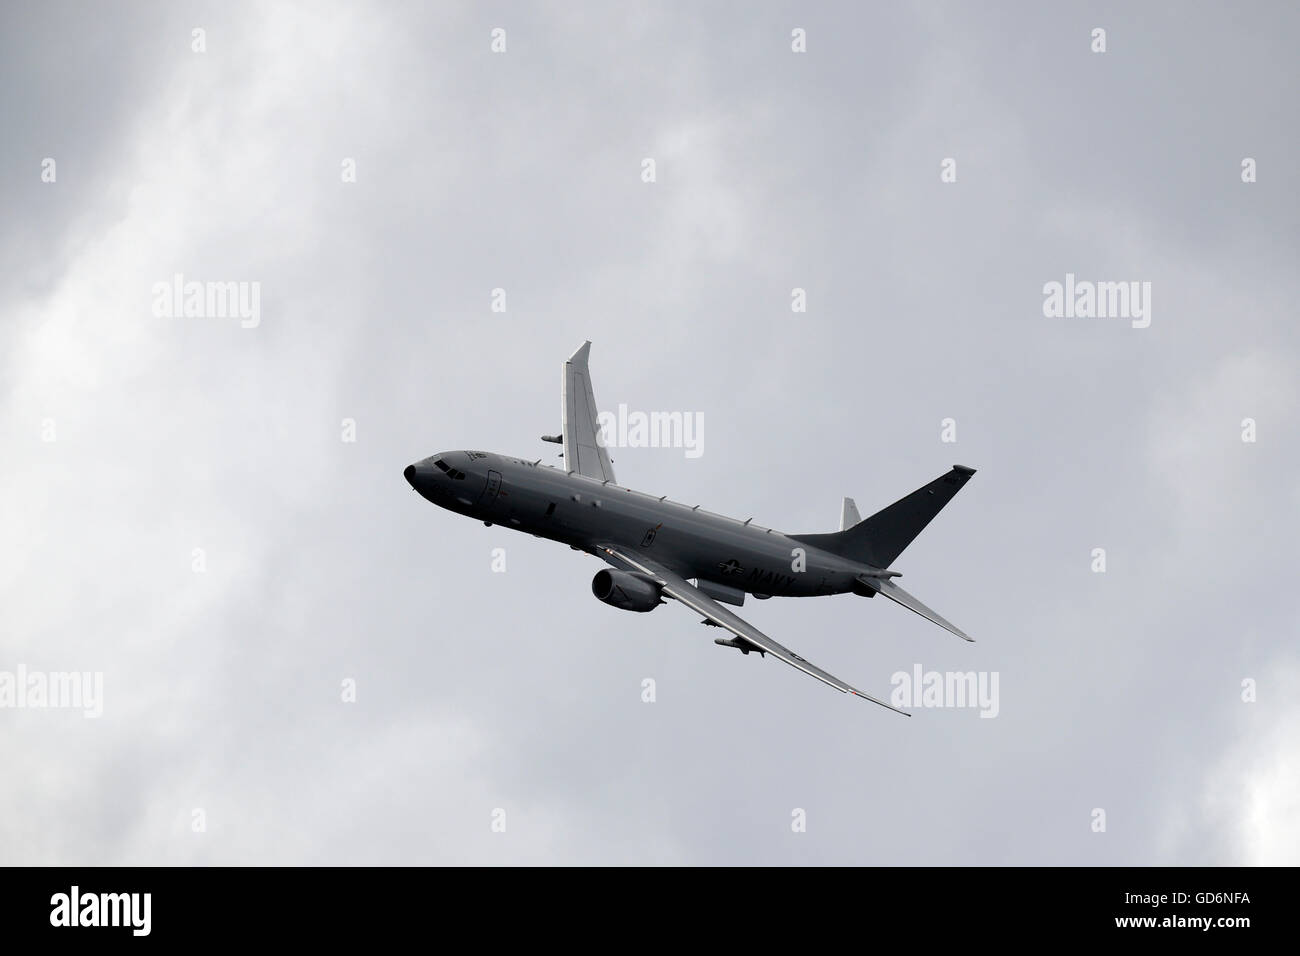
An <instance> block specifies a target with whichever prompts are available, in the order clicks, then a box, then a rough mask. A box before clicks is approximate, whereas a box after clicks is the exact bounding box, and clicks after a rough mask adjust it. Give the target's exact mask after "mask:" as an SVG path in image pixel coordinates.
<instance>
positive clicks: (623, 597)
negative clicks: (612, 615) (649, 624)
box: [591, 568, 664, 611]
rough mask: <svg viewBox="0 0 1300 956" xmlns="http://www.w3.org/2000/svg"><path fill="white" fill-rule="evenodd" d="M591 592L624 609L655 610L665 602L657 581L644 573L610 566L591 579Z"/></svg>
mask: <svg viewBox="0 0 1300 956" xmlns="http://www.w3.org/2000/svg"><path fill="white" fill-rule="evenodd" d="M591 593H592V594H594V595H596V597H598V598H599V599H600V600H602V601H604V602H605V603H606V604H609V605H612V606H613V607H616V608H620V609H621V610H624V611H653V610H654V609H655V608H657V607H658V606H659V605H660V604H663V603H664V602H663V599H662V598H661V597H660V596H659V585H658V584H657V583H656V582H654V581H652V580H650V579H649V578H647V577H645V576H644V575H640V574H630V573H628V572H627V571H613V570H610V569H609V568H606V569H605V570H603V571H597V572H596V576H595V577H594V578H592V579H591Z"/></svg>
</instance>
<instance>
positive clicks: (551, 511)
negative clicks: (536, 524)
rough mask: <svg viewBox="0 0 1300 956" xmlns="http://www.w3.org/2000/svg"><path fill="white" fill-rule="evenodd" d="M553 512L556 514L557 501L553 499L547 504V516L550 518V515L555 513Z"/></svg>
mask: <svg viewBox="0 0 1300 956" xmlns="http://www.w3.org/2000/svg"><path fill="white" fill-rule="evenodd" d="M553 514H555V502H554V501H552V502H551V503H550V504H549V505H547V506H546V517H548V518H549V517H550V516H551V515H553Z"/></svg>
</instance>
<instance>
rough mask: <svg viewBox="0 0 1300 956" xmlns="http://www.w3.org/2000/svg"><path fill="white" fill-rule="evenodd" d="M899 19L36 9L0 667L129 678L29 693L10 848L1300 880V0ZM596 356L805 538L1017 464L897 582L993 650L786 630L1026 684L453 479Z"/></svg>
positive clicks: (17, 87)
mask: <svg viewBox="0 0 1300 956" xmlns="http://www.w3.org/2000/svg"><path fill="white" fill-rule="evenodd" d="M872 6H873V8H872V9H866V7H867V5H863V4H853V3H847V2H845V3H827V4H817V5H814V6H813V7H811V8H809V7H808V5H804V4H795V3H788V4H771V3H768V4H749V3H744V4H742V3H726V4H724V3H717V4H706V5H699V4H688V3H657V4H649V3H646V4H638V5H630V6H629V5H621V4H620V5H617V6H615V5H609V4H602V3H595V2H590V3H558V2H557V3H545V4H543V3H530V4H524V3H517V4H515V3H512V4H470V3H466V4H406V5H402V4H387V5H382V6H379V7H376V6H374V5H361V4H333V3H319V4H317V3H313V4H246V5H235V4H226V3H166V4H163V3H158V4H139V3H137V4H126V5H112V6H111V8H110V7H106V6H104V5H98V4H88V3H86V4H63V3H42V4H35V3H33V4H25V5H18V4H6V5H4V7H3V9H2V11H0V116H2V117H3V129H4V133H3V136H2V137H0V209H3V216H0V315H2V316H3V319H2V320H0V428H3V438H4V448H5V454H4V456H3V464H2V465H0V524H2V526H3V529H4V535H3V537H4V543H5V547H4V548H3V549H0V608H2V609H3V610H2V611H0V672H11V673H17V669H18V668H19V667H20V666H21V667H22V668H25V669H26V670H27V671H34V672H40V673H52V672H62V671H79V672H92V673H94V672H98V673H102V675H103V677H102V679H103V700H102V707H103V713H102V716H101V717H99V718H97V719H96V718H87V717H85V716H84V715H83V713H82V711H81V710H78V709H70V708H68V709H49V708H46V709H40V708H33V707H23V708H19V707H17V706H11V707H7V708H5V709H0V763H2V764H3V766H4V767H5V772H4V773H3V775H0V863H29V864H30V863H63V864H117V863H120V864H145V863H162V864H185V863H221V864H236V863H301V864H318V863H403V864H406V863H413V864H426V863H435V864H436V863H448V864H501V863H525V864H539V863H612V864H625V863H636V864H759V863H764V864H770V863H791V864H817V863H836V864H1014V863H1046V864H1076V863H1079V864H1156V863H1178V864H1183V863H1186V864H1193V863H1208V864H1227V863H1252V864H1269V863H1288V862H1289V863H1297V862H1300V855H1298V854H1300V849H1298V848H1300V806H1298V805H1297V794H1298V793H1300V705H1298V704H1297V703H1296V701H1297V700H1298V699H1300V661H1298V657H1297V650H1296V648H1297V640H1296V638H1297V626H1298V625H1300V614H1298V613H1297V601H1296V587H1295V573H1296V569H1297V568H1296V561H1295V541H1296V539H1297V535H1298V534H1300V522H1298V521H1297V515H1298V514H1300V492H1298V487H1300V485H1298V483H1297V478H1296V475H1297V469H1298V468H1300V453H1298V452H1297V445H1296V435H1297V432H1298V430H1300V412H1298V409H1300V354H1298V353H1300V334H1298V333H1297V331H1296V320H1297V317H1296V303H1297V301H1300V280H1298V279H1297V272H1296V269H1295V263H1296V261H1297V254H1298V252H1300V229H1298V226H1297V224H1298V223H1300V215H1298V213H1300V209H1298V208H1297V200H1296V193H1295V188H1294V182H1293V178H1294V165H1295V162H1294V161H1295V156H1296V155H1297V153H1298V152H1300V141H1298V137H1297V132H1296V124H1295V122H1294V116H1295V101H1296V96H1297V92H1298V90H1297V87H1298V86H1300V84H1298V83H1297V71H1296V69H1295V66H1294V38H1295V36H1296V34H1297V28H1298V27H1300V14H1298V13H1297V11H1296V9H1295V8H1294V7H1293V6H1292V5H1289V4H1283V3H1255V4H1249V5H1247V6H1246V7H1245V8H1241V7H1237V6H1231V5H1227V4H1187V3H1166V4H1160V3H1149V4H1141V5H1138V6H1137V7H1134V6H1133V5H1130V4H1078V5H1075V6H1074V7H1073V8H1072V9H1068V10H1065V9H1056V8H1053V9H1050V10H1048V9H1044V8H1042V6H1041V5H1039V4H1032V3H1021V4H1010V3H1005V4H1000V5H997V6H994V7H990V6H989V5H980V6H978V7H974V6H971V5H967V4H957V3H952V4H935V3H917V4H906V3H891V4H884V5H879V6H876V5H872ZM496 28H500V29H502V30H504V31H505V33H504V43H505V49H504V51H502V52H494V51H493V49H492V44H493V30H494V29H496ZM1096 28H1103V29H1104V30H1105V46H1106V49H1105V52H1104V53H1101V52H1094V50H1093V47H1094V46H1095V45H1096V41H1095V40H1094V38H1093V31H1094V30H1095V29H1096ZM796 29H798V30H803V31H805V33H804V36H805V37H806V52H795V51H793V50H792V43H793V42H794V41H793V40H792V31H795V30H796ZM195 30H202V31H203V32H202V33H201V34H197V35H196V34H195V32H194V31H195ZM196 46H197V47H200V48H201V49H200V50H196V49H195V47H196ZM1247 158H1250V159H1253V160H1254V161H1255V162H1254V169H1255V177H1254V178H1255V179H1256V181H1254V182H1243V161H1244V160H1245V159H1247ZM646 159H653V160H654V168H655V178H654V181H653V182H646V181H644V178H643V168H644V166H643V161H644V160H646ZM947 159H952V160H954V161H955V164H954V165H951V166H950V167H949V168H950V169H954V170H955V173H956V181H955V182H944V181H943V180H942V177H941V173H942V172H943V170H944V168H945V167H944V161H945V160H947ZM47 160H53V163H49V162H47ZM352 170H354V171H355V176H352V175H351V173H350V171H352ZM1246 178H1250V177H1249V176H1247V177H1246ZM353 179H354V180H355V181H351V180H353ZM178 274H179V275H182V276H183V277H184V279H185V281H191V280H197V281H212V282H236V283H246V284H248V285H246V286H244V288H250V289H251V287H252V286H251V284H252V283H258V289H259V294H260V303H259V313H258V320H257V321H256V323H250V322H247V321H241V320H240V318H239V317H237V316H235V317H220V316H208V317H189V318H186V317H183V316H182V315H174V316H168V315H158V314H156V313H157V312H158V311H159V310H158V309H157V308H156V306H157V302H156V296H155V290H154V287H155V284H157V283H160V282H161V283H170V282H171V281H173V278H174V277H175V276H176V275H178ZM1067 274H1073V275H1075V276H1076V277H1077V278H1078V279H1080V280H1094V281H1136V282H1139V283H1145V282H1149V283H1150V289H1151V295H1150V300H1149V304H1150V316H1149V317H1150V324H1149V326H1148V327H1146V328H1135V327H1134V325H1133V323H1132V322H1130V321H1129V320H1128V319H1126V318H1119V317H1109V318H1078V317H1076V318H1063V317H1061V318H1056V317H1047V316H1045V315H1044V308H1043V306H1044V292H1043V289H1044V285H1045V284H1047V283H1050V282H1054V281H1056V282H1064V281H1065V277H1066V275H1067ZM494 289H503V290H505V296H506V298H505V302H506V309H505V311H503V312H502V311H497V312H494V311H493V310H492V308H491V305H492V301H493V299H492V295H493V290H494ZM794 289H803V290H805V293H806V299H807V310H806V311H804V312H796V311H792V308H791V302H792V290H794ZM163 311H165V310H163ZM585 339H591V340H592V341H593V343H594V344H593V348H592V368H593V376H594V382H595V386H596V397H597V400H598V402H599V403H600V405H601V406H602V407H604V408H607V409H613V408H616V407H617V405H618V404H619V403H626V404H627V406H628V407H629V408H630V409H640V410H646V411H650V410H670V411H672V410H675V411H683V412H686V413H690V414H698V415H700V416H702V418H703V421H704V424H705V427H704V446H703V447H704V454H702V455H701V456H700V457H698V458H689V457H687V456H686V455H685V454H684V453H683V450H682V449H672V448H667V449H640V448H638V449H632V448H625V449H619V450H616V451H615V453H614V455H615V459H616V467H617V471H618V477H619V480H620V481H621V482H623V483H625V484H628V485H630V486H631V487H634V488H638V489H640V490H644V491H649V492H653V493H655V494H668V495H669V496H671V497H672V498H674V499H676V500H681V501H686V502H690V503H695V502H699V503H700V504H702V505H703V507H705V508H708V509H710V510H714V511H720V512H724V513H728V514H733V515H735V516H738V517H747V516H750V515H753V516H755V519H756V520H757V521H758V522H759V523H761V524H765V525H770V526H773V527H775V528H778V529H781V530H785V531H790V532H814V531H827V530H833V529H834V528H835V526H836V523H837V521H838V516H839V503H840V498H841V496H843V495H851V496H853V497H855V498H856V499H857V501H858V504H859V506H860V507H861V509H862V511H863V513H864V514H869V513H871V512H872V511H875V510H877V509H879V508H881V507H883V506H885V505H887V504H888V503H890V502H891V501H893V500H895V499H896V498H898V497H900V496H901V495H903V494H905V493H906V492H909V491H911V490H912V489H913V488H916V487H918V486H920V485H921V484H924V483H925V482H927V481H929V480H930V479H931V478H933V477H935V476H936V475H939V474H941V473H943V472H944V471H946V470H947V469H948V468H949V466H951V465H952V464H953V463H961V464H964V465H969V466H972V467H975V468H977V469H978V470H979V473H978V475H977V476H976V477H975V479H974V480H973V481H972V482H971V483H970V484H969V485H968V486H967V487H966V488H965V490H963V492H962V493H961V494H960V495H959V496H958V497H957V498H956V499H955V500H954V502H953V504H952V505H951V506H950V507H949V508H948V509H947V510H946V511H944V513H943V514H942V515H941V516H940V517H939V518H938V519H937V520H936V521H935V522H934V524H933V525H931V527H930V528H929V529H928V530H927V531H926V532H925V534H923V535H922V536H921V537H920V538H919V539H918V541H917V542H916V543H915V544H914V545H913V546H912V547H911V548H909V549H908V551H907V552H906V553H905V554H904V555H903V557H902V558H900V560H899V561H898V562H897V563H896V565H895V567H896V568H898V569H899V570H901V571H903V572H904V574H905V578H904V581H905V583H906V585H907V587H908V588H909V590H911V591H912V592H913V593H915V594H917V595H918V596H920V597H921V598H922V599H923V600H924V601H926V602H927V603H929V604H930V605H931V606H933V607H934V608H936V609H937V610H938V611H939V612H940V613H942V614H944V615H946V616H947V617H949V618H951V619H952V620H953V621H954V622H955V623H957V624H958V625H959V626H961V627H963V628H964V629H966V630H967V631H969V632H970V633H971V634H972V635H973V636H974V637H975V638H976V639H977V643H974V644H966V643H964V642H962V641H959V640H957V639H956V638H954V637H953V636H952V635H950V634H947V633H945V632H944V631H942V630H940V629H938V628H936V627H934V626H933V625H931V624H929V623H927V622H926V621H924V620H922V619H921V618H919V617H916V616H914V615H911V614H909V613H907V612H906V611H905V610H903V609H902V608H900V607H897V606H895V605H890V604H886V602H883V601H870V602H868V601H864V600H862V599H861V598H857V597H853V596H841V597H834V598H821V599H817V600H803V601H793V600H784V601H783V600H773V601H769V602H766V603H754V602H750V603H749V604H747V606H746V607H745V609H744V613H745V616H746V617H747V618H749V619H750V620H752V621H753V622H754V623H755V624H756V625H758V626H759V627H761V628H762V629H763V630H765V631H766V632H768V633H770V634H771V635H773V636H774V637H776V638H777V639H778V640H780V641H782V642H783V643H785V644H787V645H789V646H790V647H792V648H793V649H795V650H797V651H798V652H800V653H801V654H803V655H804V656H806V657H808V658H809V659H810V660H813V661H815V662H816V663H818V664H819V665H821V666H823V667H825V668H827V669H828V670H830V671H831V672H832V673H834V674H836V675H837V676H840V677H842V678H844V679H845V680H847V681H850V682H851V683H853V684H855V685H857V686H859V687H861V688H863V689H864V690H865V691H867V692H869V693H878V694H881V695H882V696H884V695H888V694H889V692H890V689H891V675H893V674H895V673H896V672H899V671H907V672H911V671H912V670H913V668H914V667H915V666H917V665H919V666H921V667H922V668H923V669H924V670H927V671H928V670H936V671H940V672H947V671H957V672H965V671H977V672H983V673H987V674H997V675H998V680H999V685H998V686H999V697H1000V699H999V708H998V713H997V716H996V718H993V719H984V718H981V717H980V715H979V712H978V711H977V710H974V709H971V708H942V709H941V708H924V707H921V708H914V712H915V716H913V717H912V719H911V720H904V719H902V718H899V717H896V716H895V715H893V714H890V713H888V712H886V711H884V710H881V709H880V708H877V707H873V706H870V705H867V704H864V703H862V702H861V701H856V700H853V699H851V698H849V697H846V696H843V695H839V694H836V693H834V692H833V691H831V690H829V689H828V688H826V687H825V686H823V685H821V684H819V683H817V682H815V681H813V680H810V679H808V678H807V677H804V676H803V675H800V674H798V673H797V672H795V671H793V670H791V669H790V668H787V667H784V666H782V665H780V664H779V663H777V662H775V661H773V660H771V659H768V660H759V659H757V658H756V657H754V656H751V657H741V656H740V655H738V654H736V653H735V652H734V651H730V650H726V649H722V648H719V647H716V646H714V645H713V643H712V637H713V636H715V634H716V632H713V631H706V629H704V628H701V627H700V626H699V623H698V621H697V620H696V619H695V618H694V616H693V615H692V614H690V613H689V612H687V611H685V610H684V609H683V608H681V607H679V606H676V605H673V604H670V605H668V606H665V607H663V608H660V609H659V610H658V611H657V612H656V613H653V614H647V615H636V614H629V613H625V612H621V611H617V610H615V609H613V608H610V607H607V606H605V605H603V604H600V603H599V602H597V601H595V600H594V599H593V598H592V596H591V592H590V587H589V580H590V577H591V575H592V574H594V573H595V572H596V571H597V570H598V567H599V566H598V565H597V563H596V562H595V561H594V560H593V559H592V558H590V557H588V556H585V555H582V554H579V553H576V552H573V551H569V550H568V549H565V548H563V547H561V546H557V545H554V544H550V543H548V542H544V541H541V540H538V539H534V538H531V537H528V536H524V535H518V534H512V533H511V532H509V531H507V530H504V529H502V528H500V527H493V528H485V527H484V526H483V525H482V524H480V523H477V522H473V521H468V520H465V519H463V518H458V517H456V516H454V515H452V514H450V513H448V512H444V511H441V510H439V509H437V508H434V507H433V506H431V505H429V504H428V503H426V502H424V501H422V500H421V499H420V498H418V497H417V496H416V495H415V494H413V493H412V491H411V490H410V488H409V487H408V486H407V485H406V483H405V482H404V481H403V480H402V469H403V467H405V465H407V464H408V463H409V462H411V461H414V460H416V459H418V458H422V457H424V456H426V455H428V454H431V453H433V452H435V451H439V450H443V449H454V448H485V449H490V450H494V451H500V452H504V453H509V454H516V455H521V456H525V457H530V458H531V457H538V456H547V457H548V459H550V457H551V456H553V455H554V454H555V452H556V450H557V449H556V448H555V446H553V445H544V444H542V443H540V442H539V441H538V436H539V435H541V434H543V433H547V434H549V433H554V432H556V431H557V430H558V427H559V382H560V368H561V364H562V362H563V360H564V358H565V357H566V356H567V355H568V354H569V353H570V352H572V351H573V349H574V348H575V347H576V346H577V345H579V344H580V343H581V342H582V341H583V340H585ZM946 419H951V420H952V422H951V427H950V434H948V435H947V436H945V435H944V427H943V423H944V421H945V420H946ZM1246 419H1250V420H1251V422H1250V423H1249V424H1243V422H1244V420H1246ZM347 421H350V422H352V423H355V425H354V427H355V433H354V435H353V434H351V432H350V428H349V426H347V425H345V422H347ZM952 429H955V438H956V441H955V442H953V441H944V440H943V439H944V437H948V438H952V437H954V435H953V434H951V430H952ZM348 437H355V440H354V441H348V440H344V439H345V438H348ZM1245 438H1253V440H1244V439H1245ZM496 548H504V549H505V560H506V570H505V571H504V573H499V572H494V571H493V569H492V552H493V549H496ZM1096 549H1104V560H1105V570H1104V572H1101V571H1099V570H1097V568H1098V559H1097V557H1096V556H1095V554H1096ZM646 679H651V680H653V681H654V687H655V699H654V702H653V703H647V702H645V701H644V700H643V692H642V688H643V681H645V680H646ZM345 682H352V683H350V684H347V685H345ZM345 686H353V687H355V701H348V700H344V697H345V696H346V694H345V691H344V688H345ZM1243 697H1246V698H1251V697H1253V700H1243ZM500 811H504V812H503V813H502V812H500ZM798 811H802V813H803V817H802V818H803V819H804V820H806V830H805V831H804V832H799V830H798V827H796V826H794V825H793V824H794V823H795V822H796V821H797V820H798V819H799V815H798ZM1098 811H1102V812H1103V813H1104V816H1099V815H1098ZM1099 820H1104V830H1101V829H1100V828H1099V826H1098V821H1099ZM494 821H504V822H505V828H504V832H494V829H493V822H494ZM499 829H500V827H499V826H498V830H499Z"/></svg>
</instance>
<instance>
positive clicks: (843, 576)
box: [404, 451, 868, 597]
mask: <svg viewBox="0 0 1300 956" xmlns="http://www.w3.org/2000/svg"><path fill="white" fill-rule="evenodd" d="M404 474H405V477H406V480H407V481H408V482H409V483H410V484H411V487H413V488H414V489H415V490H416V491H418V492H419V493H420V494H421V495H422V496H423V497H424V498H426V499H427V500H429V501H431V502H433V503H434V504H436V505H438V506H439V507H442V508H446V509H447V510H448V511H454V512H456V513H457V514H462V515H465V516H467V517H470V518H477V519H478V520H480V521H485V522H489V523H491V524H497V525H501V526H502V527H506V528H513V529H514V530H516V531H524V532H527V533H529V534H532V535H536V536H537V537H541V538H549V539H550V540H552V541H559V542H562V543H564V544H567V545H569V546H571V547H573V548H576V549H579V550H582V551H587V552H590V553H593V554H595V553H597V552H596V548H597V547H598V546H600V545H609V546H612V547H617V548H620V549H622V550H624V551H627V552H628V553H630V554H633V555H636V554H641V555H644V556H645V557H647V558H650V559H652V560H654V561H657V562H659V563H661V564H664V565H666V566H667V567H670V568H672V569H673V570H674V571H676V572H677V573H678V574H680V575H682V576H683V577H687V578H696V579H697V580H701V581H708V582H712V583H716V584H720V585H723V586H725V587H728V588H734V589H736V590H739V591H745V592H748V593H750V594H753V595H755V596H757V597H768V596H772V595H778V596H783V597H809V596H814V595H825V594H843V593H846V592H849V591H852V590H853V588H854V579H855V578H856V577H857V576H858V575H859V574H862V573H863V572H864V571H866V570H868V566H867V565H863V564H858V563H857V562H854V561H850V560H848V559H846V558H842V557H839V556H838V555H834V554H831V553H829V552H827V551H823V550H821V549H820V548H816V547H812V546H810V545H808V544H806V543H802V542H800V541H798V540H795V539H794V538H791V537H789V536H787V535H784V534H782V533H781V532H779V531H773V530H771V529H770V528H763V527H760V526H758V525H755V524H753V523H752V522H742V521H739V520H737V519H734V518H727V517H724V516H723V515H718V514H713V513H711V512H708V511H704V510H701V509H700V508H699V506H698V505H697V506H695V507H691V506H689V505H684V504H679V503H677V502H675V501H669V500H668V499H667V498H666V497H664V498H659V497H656V496H654V495H648V494H644V493H642V492H639V491H632V490H631V489H630V488H623V487H621V486H619V485H616V484H614V483H613V482H600V481H597V480H595V479H593V478H586V477H584V476H582V475H578V474H571V473H569V472H566V471H562V470H561V469H559V468H552V467H550V466H548V465H542V464H536V463H533V462H530V461H525V460H523V459H521V458H512V457H510V456H508V455H497V454H493V453H491V452H481V451H451V452H443V453H441V454H438V455H431V456H430V457H428V458H425V459H424V460H422V461H419V462H416V463H415V464H413V465H410V466H408V467H407V468H406V471H405V472H404Z"/></svg>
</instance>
